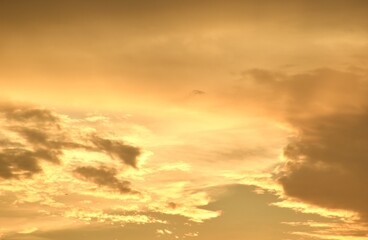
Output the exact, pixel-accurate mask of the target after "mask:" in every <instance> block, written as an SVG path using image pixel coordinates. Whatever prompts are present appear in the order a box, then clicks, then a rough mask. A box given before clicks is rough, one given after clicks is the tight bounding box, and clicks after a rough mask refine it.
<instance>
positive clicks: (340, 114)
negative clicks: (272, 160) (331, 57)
mask: <svg viewBox="0 0 368 240" xmlns="http://www.w3.org/2000/svg"><path fill="white" fill-rule="evenodd" d="M367 76H368V72H367V70H364V69H363V70H362V69H359V71H357V70H356V69H350V70H345V71H342V70H335V69H327V68H321V69H314V70H311V71H307V72H301V73H294V74H288V73H285V72H282V71H269V70H265V69H251V70H247V71H245V72H244V73H243V78H242V80H241V81H243V82H242V85H241V88H240V89H239V93H243V94H244V93H245V94H244V96H242V98H243V100H244V101H245V102H251V103H254V105H252V104H251V107H252V106H253V107H254V109H255V111H258V110H257V108H261V109H262V112H261V114H264V115H265V116H268V117H271V118H273V119H276V120H277V121H280V122H282V123H284V124H287V125H288V129H290V130H291V133H292V136H291V137H290V138H289V141H288V144H287V145H286V146H285V147H284V149H283V157H284V158H285V162H283V163H282V166H281V167H280V166H278V168H276V170H275V175H274V177H275V179H276V181H277V182H278V183H279V184H280V185H281V186H282V188H283V191H284V193H283V194H284V195H282V194H281V196H283V197H285V198H287V199H288V200H291V201H292V200H295V201H299V202H300V201H301V202H303V203H308V204H312V205H315V206H319V207H322V208H325V209H331V210H332V211H333V210H334V209H335V210H336V211H338V210H346V211H353V212H356V213H358V214H359V215H360V217H361V220H362V221H364V222H367V220H368V205H367V202H368V189H367V187H366V186H367V185H368V179H367V177H366V169H367V168H368V161H367V156H368V150H367V147H366V146H368V127H367V123H368V107H367V106H368V92H367V90H368V81H367ZM254 109H252V110H254ZM289 206H290V207H291V208H294V206H293V204H292V203H289ZM350 220H351V219H350Z"/></svg>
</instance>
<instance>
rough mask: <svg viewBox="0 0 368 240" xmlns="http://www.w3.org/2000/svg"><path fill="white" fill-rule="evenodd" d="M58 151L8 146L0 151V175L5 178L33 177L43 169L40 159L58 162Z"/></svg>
mask: <svg viewBox="0 0 368 240" xmlns="http://www.w3.org/2000/svg"><path fill="white" fill-rule="evenodd" d="M57 155H58V153H55V152H54V151H50V150H46V149H39V150H35V151H30V150H27V149H22V148H8V149H3V150H2V151H1V152H0V177H1V178H4V179H11V178H14V179H19V178H21V177H31V176H32V175H33V174H35V173H39V172H41V171H42V169H41V167H40V166H39V161H40V160H45V161H49V162H53V163H58V162H59V159H58V157H57Z"/></svg>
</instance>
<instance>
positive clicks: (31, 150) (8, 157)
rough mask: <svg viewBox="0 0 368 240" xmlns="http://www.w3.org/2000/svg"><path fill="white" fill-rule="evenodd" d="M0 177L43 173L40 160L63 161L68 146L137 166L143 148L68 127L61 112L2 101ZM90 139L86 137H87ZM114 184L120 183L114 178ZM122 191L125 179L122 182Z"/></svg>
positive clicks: (22, 176)
mask: <svg viewBox="0 0 368 240" xmlns="http://www.w3.org/2000/svg"><path fill="white" fill-rule="evenodd" d="M0 121H1V122H0V123H1V129H2V130H3V131H2V136H1V139H0V143H1V145H0V163H1V164H0V177H1V178H4V179H20V178H24V177H27V178H29V177H32V176H33V175H34V174H37V173H41V172H42V167H41V165H42V164H41V162H42V161H46V162H50V163H53V164H60V163H61V162H62V160H61V157H62V155H63V152H64V151H65V150H70V149H72V150H73V149H74V150H77V149H79V150H84V151H87V152H90V151H92V152H96V151H97V152H102V153H106V154H108V155H111V156H114V157H117V158H119V159H120V160H121V161H122V162H123V163H125V164H128V165H130V166H133V167H136V164H137V157H138V156H139V155H140V153H141V150H140V149H139V148H137V147H133V146H130V145H128V144H125V143H123V142H121V141H117V140H110V139H108V138H106V137H105V138H102V137H100V136H98V135H93V137H92V138H90V137H89V136H87V134H83V133H82V131H80V130H79V131H76V130H74V129H73V128H70V126H69V127H68V126H67V124H66V123H65V122H63V119H62V117H61V116H59V115H57V114H56V113H53V112H52V111H50V110H47V109H43V108H37V107H34V106H28V105H22V104H15V103H8V102H5V103H0ZM86 139H87V140H86ZM115 184H117V183H116V182H115ZM119 188H120V190H121V191H122V192H123V190H124V188H123V183H121V184H120V185H119Z"/></svg>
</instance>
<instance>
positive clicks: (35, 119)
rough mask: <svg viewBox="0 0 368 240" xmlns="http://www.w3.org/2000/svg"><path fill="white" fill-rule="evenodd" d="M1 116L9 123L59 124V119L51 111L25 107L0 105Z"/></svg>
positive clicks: (7, 104)
mask: <svg viewBox="0 0 368 240" xmlns="http://www.w3.org/2000/svg"><path fill="white" fill-rule="evenodd" d="M0 114H2V115H4V117H5V118H6V119H7V120H9V121H17V122H22V123H26V122H32V123H41V124H46V123H53V124H55V123H57V122H58V121H59V119H58V117H57V116H55V115H54V114H53V113H52V112H51V111H49V110H47V109H42V108H35V107H31V106H25V105H14V104H10V103H2V104H0Z"/></svg>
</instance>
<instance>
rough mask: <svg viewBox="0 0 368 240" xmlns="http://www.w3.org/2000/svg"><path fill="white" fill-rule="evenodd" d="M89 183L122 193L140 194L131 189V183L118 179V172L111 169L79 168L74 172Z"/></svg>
mask: <svg viewBox="0 0 368 240" xmlns="http://www.w3.org/2000/svg"><path fill="white" fill-rule="evenodd" d="M74 172H75V173H77V174H78V175H80V176H81V177H82V178H84V179H85V180H87V181H91V182H93V183H95V184H97V185H98V186H101V187H108V188H111V189H113V190H117V191H119V192H120V193H124V194H126V193H130V194H133V193H134V194H135V193H138V192H137V191H134V190H132V189H131V187H130V184H131V183H130V182H129V181H121V180H119V179H118V178H117V177H116V174H117V171H116V170H115V169H111V168H103V167H102V168H95V167H78V168H76V169H75V170H74Z"/></svg>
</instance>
